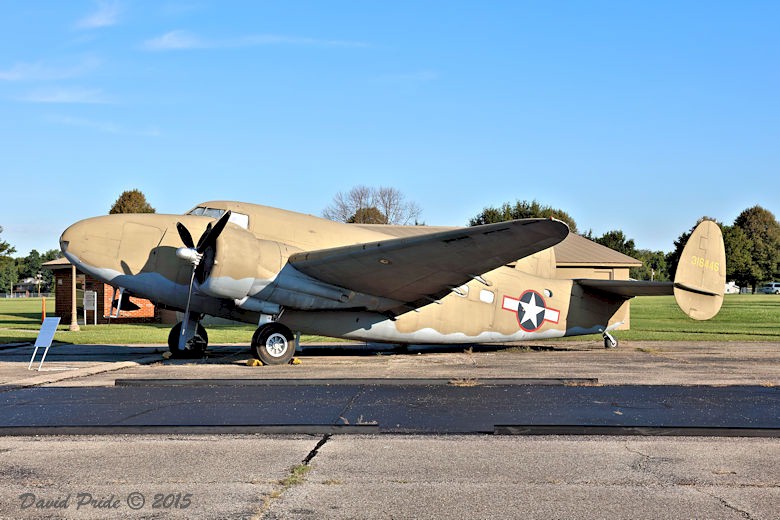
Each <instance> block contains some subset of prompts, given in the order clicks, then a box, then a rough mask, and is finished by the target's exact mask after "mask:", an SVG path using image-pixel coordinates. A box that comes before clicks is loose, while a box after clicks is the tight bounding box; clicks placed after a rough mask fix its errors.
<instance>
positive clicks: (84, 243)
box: [60, 217, 122, 266]
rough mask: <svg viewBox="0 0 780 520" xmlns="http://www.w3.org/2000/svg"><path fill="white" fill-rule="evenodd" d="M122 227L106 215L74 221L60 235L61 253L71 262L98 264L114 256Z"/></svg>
mask: <svg viewBox="0 0 780 520" xmlns="http://www.w3.org/2000/svg"><path fill="white" fill-rule="evenodd" d="M121 236H122V227H121V224H120V223H118V222H114V221H113V220H111V219H109V218H106V217H95V218H89V219H86V220H81V221H79V222H76V223H75V224H73V225H72V226H70V227H69V228H68V229H66V230H65V231H64V232H63V233H62V235H61V236H60V249H61V250H62V254H64V255H65V257H66V258H67V259H68V260H69V261H70V262H71V263H73V264H76V265H78V266H82V264H84V263H88V264H90V265H100V262H102V261H103V260H105V259H111V258H116V255H117V252H118V248H119V239H120V237H121Z"/></svg>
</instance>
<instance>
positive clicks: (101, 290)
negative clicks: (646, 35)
mask: <svg viewBox="0 0 780 520" xmlns="http://www.w3.org/2000/svg"><path fill="white" fill-rule="evenodd" d="M54 284H55V287H56V288H57V295H56V298H55V302H54V314H55V315H56V316H59V317H60V318H61V319H62V323H70V313H71V294H72V293H71V290H72V289H71V287H72V284H73V278H72V276H71V269H57V270H56V271H54ZM84 284H85V290H87V291H95V292H97V322H98V323H108V322H109V319H108V315H109V314H110V313H111V311H112V308H111V303H112V297H113V296H114V289H113V287H111V286H110V285H108V284H105V283H103V282H101V281H99V280H95V279H94V278H91V277H90V276H88V275H87V276H85V282H84ZM118 293H119V291H117V296H118ZM127 298H128V297H127V295H125V296H123V297H122V299H123V300H126V299H127ZM130 301H132V302H133V303H135V304H136V305H138V307H140V308H139V309H138V310H136V311H121V312H120V313H119V317H118V318H111V322H112V323H159V322H160V312H159V310H158V309H157V307H156V306H155V305H154V304H153V303H152V302H150V301H149V300H144V299H143V298H135V297H131V298H130ZM81 304H82V302H79V320H82V319H84V311H83V308H82V305H81ZM91 323H94V312H93V311H87V324H91Z"/></svg>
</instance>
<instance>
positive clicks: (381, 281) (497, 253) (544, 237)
mask: <svg viewBox="0 0 780 520" xmlns="http://www.w3.org/2000/svg"><path fill="white" fill-rule="evenodd" d="M568 234H569V228H568V226H567V225H566V224H564V223H563V222H560V221H557V220H551V219H522V220H511V221H507V222H501V223H498V224H487V225H484V226H475V227H469V228H460V229H454V230H450V231H441V232H438V233H429V234H425V235H418V236H412V237H406V238H395V239H388V240H386V241H381V242H373V243H366V244H357V245H353V246H344V247H336V248H332V249H322V250H318V251H310V252H305V253H297V254H295V255H293V256H291V257H290V258H289V260H288V262H289V263H290V265H292V266H293V267H294V268H295V269H297V270H299V271H301V272H303V273H305V274H307V275H309V276H311V277H312V278H316V279H317V280H320V281H322V282H325V283H328V284H332V285H336V286H339V287H343V288H345V289H349V290H352V291H356V292H360V293H364V294H369V295H373V296H380V297H383V298H387V299H391V300H395V301H399V302H403V303H404V304H405V306H406V307H413V308H416V307H421V306H423V305H427V304H429V303H430V302H431V300H438V299H439V298H442V297H444V296H445V295H447V294H448V293H449V292H450V291H451V290H452V288H453V287H458V286H460V285H463V284H465V283H466V282H468V281H470V280H471V279H473V278H476V277H478V276H479V275H482V274H484V273H486V272H488V271H492V270H493V269H496V268H497V267H500V266H502V265H505V264H507V263H509V262H512V261H514V260H518V259H520V258H523V257H526V256H529V255H532V254H534V253H536V252H537V251H541V250H543V249H547V248H548V247H552V246H554V245H555V244H557V243H558V242H560V241H562V240H563V239H564V238H566V235H568Z"/></svg>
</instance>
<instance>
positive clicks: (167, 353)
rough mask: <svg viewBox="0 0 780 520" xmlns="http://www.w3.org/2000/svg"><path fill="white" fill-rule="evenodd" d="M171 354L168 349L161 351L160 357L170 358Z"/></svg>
mask: <svg viewBox="0 0 780 520" xmlns="http://www.w3.org/2000/svg"><path fill="white" fill-rule="evenodd" d="M172 355H173V354H172V353H171V351H170V350H169V351H167V352H163V355H162V357H163V359H171V356H172Z"/></svg>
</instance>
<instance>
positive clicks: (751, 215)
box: [322, 186, 780, 290]
mask: <svg viewBox="0 0 780 520" xmlns="http://www.w3.org/2000/svg"><path fill="white" fill-rule="evenodd" d="M382 194H385V196H384V197H383V196H382ZM387 194H392V196H387ZM421 213H422V211H421V209H420V206H419V205H417V204H415V203H413V202H409V201H407V200H406V198H405V197H404V196H403V194H402V193H401V192H400V191H398V190H396V189H395V188H386V187H382V188H370V187H366V186H356V187H354V188H352V189H351V190H350V191H348V192H340V193H337V194H336V196H335V197H334V198H333V201H332V202H331V204H330V205H329V206H328V207H326V208H325V210H323V212H322V214H323V216H324V217H325V218H328V219H331V220H336V221H340V222H349V223H362V224H409V223H412V222H413V223H415V224H417V223H419V221H418V219H419V217H420V215H421ZM521 218H556V219H558V220H561V221H563V222H565V223H566V224H567V225H568V226H569V229H571V231H572V232H573V233H577V232H578V230H577V223H576V222H575V220H574V218H572V216H571V215H569V214H568V213H567V212H566V211H564V210H562V209H558V208H553V207H550V206H547V205H544V204H542V203H540V202H538V201H536V200H533V201H530V202H529V201H525V200H524V201H519V200H518V201H516V202H515V203H514V204H513V203H509V202H506V203H504V204H502V205H500V206H496V207H494V206H490V207H486V208H484V209H483V210H482V212H480V213H479V214H478V215H476V216H475V217H474V218H472V219H470V221H469V225H471V226H478V225H481V224H492V223H495V222H503V221H505V220H514V219H521ZM705 219H706V220H715V219H709V218H707V217H702V218H701V219H699V221H698V222H696V224H697V225H698V224H699V222H701V221H702V220H705ZM716 222H717V221H716ZM717 223H718V225H719V226H720V227H721V230H722V231H723V242H724V245H725V247H726V277H727V279H728V280H733V281H735V282H737V284H738V285H740V286H751V287H753V289H754V290H755V288H756V286H757V285H758V284H759V283H761V282H763V281H768V280H774V279H778V278H780V269H778V263H779V261H780V224H778V221H777V219H776V218H775V216H774V215H773V214H772V212H770V211H769V210H766V209H764V208H762V207H761V206H753V207H752V208H748V209H746V210H744V211H743V212H742V213H740V214H739V216H738V217H737V218H736V219H735V221H734V223H733V224H732V225H724V224H723V223H721V222H717ZM695 227H696V225H694V226H692V227H691V228H690V229H689V230H688V231H684V232H683V233H682V234H681V235H680V236H679V237H678V239H677V240H676V241H675V242H674V250H673V251H671V252H669V253H666V252H664V251H652V250H650V249H641V248H638V247H637V245H636V243H635V241H634V240H633V239H631V238H629V237H627V236H626V235H625V233H624V232H623V231H622V230H620V229H614V230H610V231H607V232H606V233H604V234H603V235H601V236H595V235H594V234H593V231H592V230H588V231H586V232H585V233H583V236H584V237H585V238H588V239H590V240H593V241H594V242H597V243H599V244H601V245H603V246H606V247H609V248H610V249H613V250H615V251H619V252H620V253H623V254H625V255H627V256H630V257H632V258H635V259H637V260H639V261H641V262H642V266H641V267H634V268H631V270H630V273H629V276H630V277H631V278H634V279H636V280H657V281H669V280H673V279H674V275H675V272H676V270H677V264H678V262H679V260H680V254H681V253H682V249H683V247H685V244H686V242H687V241H688V238H689V237H690V236H691V233H692V232H693V229H694V228H695Z"/></svg>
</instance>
